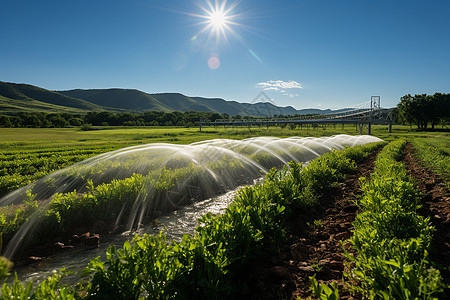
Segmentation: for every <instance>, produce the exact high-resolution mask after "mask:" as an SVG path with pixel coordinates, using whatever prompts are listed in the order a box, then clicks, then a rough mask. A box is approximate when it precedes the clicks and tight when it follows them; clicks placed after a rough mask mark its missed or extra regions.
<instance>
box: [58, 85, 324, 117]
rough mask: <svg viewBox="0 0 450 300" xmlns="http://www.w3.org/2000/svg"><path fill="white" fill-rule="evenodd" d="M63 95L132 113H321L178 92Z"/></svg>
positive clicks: (117, 91) (108, 91) (115, 91)
mask: <svg viewBox="0 0 450 300" xmlns="http://www.w3.org/2000/svg"><path fill="white" fill-rule="evenodd" d="M58 93H61V94H63V95H66V96H70V97H74V98H79V99H83V100H86V101H89V102H91V103H95V104H97V105H102V106H108V107H116V108H123V109H128V110H132V111H146V110H158V111H191V110H192V111H209V112H217V113H221V114H222V113H227V114H229V115H232V116H234V115H238V114H239V115H243V116H263V117H264V116H273V115H295V114H307V113H321V110H317V109H316V110H307V112H304V111H303V110H296V109H295V108H293V107H292V106H287V107H279V106H275V105H274V104H272V103H270V102H258V103H253V104H250V103H239V102H237V101H227V100H224V99H221V98H203V97H188V96H185V95H183V94H179V93H160V94H147V93H144V92H142V91H138V90H129V89H103V90H81V89H77V90H68V91H58Z"/></svg>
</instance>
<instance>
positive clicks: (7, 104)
mask: <svg viewBox="0 0 450 300" xmlns="http://www.w3.org/2000/svg"><path fill="white" fill-rule="evenodd" d="M0 108H1V111H2V112H17V111H36V110H37V111H47V112H70V113H82V112H88V111H104V110H111V111H117V109H110V108H107V107H102V106H99V105H96V104H93V103H90V102H88V101H85V100H81V99H76V98H73V97H68V96H65V95H62V94H60V93H57V92H52V91H49V90H46V89H43V88H39V87H36V86H34V85H29V84H17V83H9V82H3V81H0Z"/></svg>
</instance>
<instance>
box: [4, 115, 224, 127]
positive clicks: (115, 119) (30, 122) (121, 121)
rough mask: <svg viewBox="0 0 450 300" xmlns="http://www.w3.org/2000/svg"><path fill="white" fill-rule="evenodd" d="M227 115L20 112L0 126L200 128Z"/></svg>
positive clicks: (8, 117) (5, 117)
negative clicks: (199, 125) (200, 124)
mask: <svg viewBox="0 0 450 300" xmlns="http://www.w3.org/2000/svg"><path fill="white" fill-rule="evenodd" d="M229 118H230V116H229V115H228V114H226V113H225V114H219V113H214V112H194V111H188V112H177V111H174V112H161V111H146V112H143V113H111V112H105V111H102V112H88V113H87V114H71V113H45V112H20V113H16V114H14V115H0V127H37V128H52V127H53V128H55V127H56V128H63V127H78V126H84V127H86V126H87V125H90V126H186V127H191V126H198V124H199V122H200V121H207V122H214V121H215V120H217V119H229Z"/></svg>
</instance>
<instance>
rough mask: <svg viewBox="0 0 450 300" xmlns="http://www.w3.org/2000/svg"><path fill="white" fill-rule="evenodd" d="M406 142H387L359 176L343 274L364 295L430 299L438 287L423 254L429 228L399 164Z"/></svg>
mask: <svg viewBox="0 0 450 300" xmlns="http://www.w3.org/2000/svg"><path fill="white" fill-rule="evenodd" d="M405 144H406V142H405V141H404V140H398V141H395V142H391V143H390V144H388V145H387V146H386V147H385V148H384V149H383V150H382V151H381V152H380V154H379V155H378V157H377V160H376V162H375V171H374V173H373V174H372V175H371V178H370V180H368V179H366V178H361V189H362V192H363V195H362V198H361V199H359V200H358V201H357V204H358V205H359V206H360V208H361V211H362V212H361V213H359V214H358V215H357V217H356V219H355V221H354V223H353V225H354V234H353V236H352V237H351V238H350V241H351V243H352V244H353V246H354V248H355V249H356V250H357V255H356V256H351V255H347V257H348V259H350V260H351V261H352V262H353V264H354V268H353V269H352V270H351V272H350V273H349V274H347V276H348V277H349V278H350V279H351V280H355V281H357V282H359V283H360V284H359V285H354V286H353V287H354V289H355V291H357V292H359V293H362V294H363V295H364V296H365V297H367V298H369V299H418V298H420V299H435V297H436V296H437V295H438V294H439V293H440V292H442V291H443V289H444V284H443V282H442V277H441V275H440V272H439V271H438V270H436V269H435V268H433V267H431V265H430V262H429V258H428V249H429V247H430V243H431V238H432V233H433V231H434V228H433V227H432V226H431V225H430V222H429V218H424V217H423V216H420V215H418V214H417V213H416V210H417V209H418V208H419V207H420V192H419V191H418V190H417V188H416V187H415V184H414V181H413V179H411V178H410V177H409V176H408V174H407V171H406V168H405V167H404V165H403V164H402V163H401V162H400V161H399V160H401V159H402V149H403V147H404V146H405Z"/></svg>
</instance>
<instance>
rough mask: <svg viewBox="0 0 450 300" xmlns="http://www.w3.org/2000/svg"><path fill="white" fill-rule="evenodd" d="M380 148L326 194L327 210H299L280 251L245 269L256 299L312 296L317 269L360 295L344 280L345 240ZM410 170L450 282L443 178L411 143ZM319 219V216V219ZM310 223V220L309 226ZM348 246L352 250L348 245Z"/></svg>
mask: <svg viewBox="0 0 450 300" xmlns="http://www.w3.org/2000/svg"><path fill="white" fill-rule="evenodd" d="M378 152H379V151H374V153H372V154H371V155H370V156H369V157H368V158H367V160H366V161H365V162H363V163H361V164H359V165H358V171H357V173H356V174H354V175H348V176H347V178H346V181H345V182H344V183H343V184H342V186H341V187H340V188H338V189H335V190H334V191H333V192H332V193H328V194H327V195H325V196H324V197H322V199H321V206H322V207H323V209H322V210H320V211H316V212H315V213H313V214H310V215H299V216H298V217H297V218H295V220H293V221H292V222H291V224H289V227H290V230H291V233H292V237H291V238H290V240H289V243H287V244H286V245H284V246H282V248H281V250H280V253H279V254H278V255H276V256H273V257H271V259H269V260H265V261H258V262H256V263H254V264H253V265H252V266H249V268H248V269H247V271H246V274H247V276H248V285H249V291H248V292H249V293H250V295H245V296H246V297H247V298H251V299H277V298H278V299H297V298H298V297H299V296H300V297H301V298H302V299H305V298H308V297H313V295H312V293H311V291H310V280H309V276H312V275H314V274H316V279H317V280H318V281H319V282H325V283H328V284H329V283H331V282H332V281H335V282H337V284H338V288H339V295H340V297H341V299H355V298H356V299H358V298H360V297H359V295H351V294H350V292H349V290H348V287H347V286H346V285H344V283H343V280H342V278H343V271H344V270H345V268H346V266H345V264H346V259H345V257H344V255H343V249H342V245H341V241H343V240H345V239H347V238H349V237H350V236H351V234H352V229H353V226H352V222H353V220H354V219H355V216H356V213H357V206H355V205H354V200H355V199H356V197H358V194H360V190H359V178H360V177H369V176H370V173H371V172H372V170H373V167H374V161H375V159H376V156H377V154H378ZM403 162H404V163H405V165H406V167H407V169H408V171H409V172H410V174H411V175H412V176H413V177H414V178H415V179H416V181H417V183H418V187H419V189H420V190H422V191H423V205H422V208H421V209H420V210H419V213H421V214H422V215H424V216H429V217H430V219H431V223H432V224H433V226H434V227H435V228H436V232H435V233H434V240H433V244H432V249H431V252H430V256H431V260H432V261H433V263H434V264H435V265H436V267H437V268H438V269H440V270H441V272H442V275H443V277H444V280H445V282H446V284H447V285H448V284H450V282H449V263H450V239H449V237H450V231H449V229H450V201H449V200H450V198H449V191H448V190H447V189H446V188H445V186H444V184H443V181H442V179H440V178H439V176H437V175H436V174H434V173H433V172H432V171H431V170H429V169H426V168H424V167H423V166H421V165H420V164H419V163H418V161H417V160H416V159H415V157H414V153H413V149H412V147H411V145H410V144H407V145H406V147H405V158H404V160H403ZM314 220H320V223H319V222H317V221H316V225H314ZM308 224H310V225H308ZM345 247H346V249H348V250H349V251H350V253H351V252H352V250H351V249H350V247H349V245H346V246H345Z"/></svg>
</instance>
